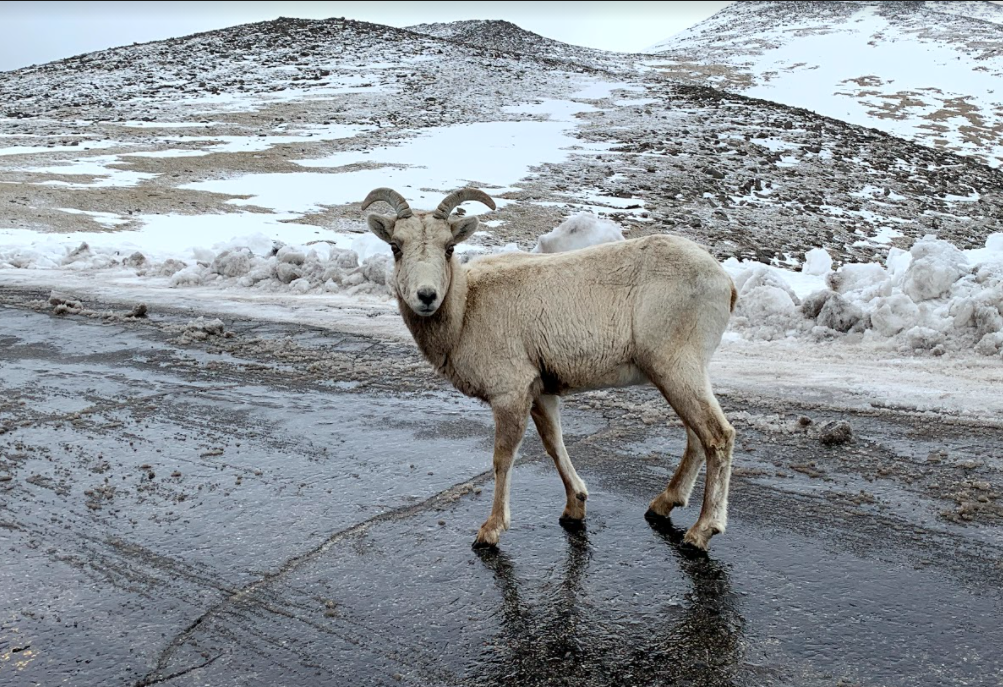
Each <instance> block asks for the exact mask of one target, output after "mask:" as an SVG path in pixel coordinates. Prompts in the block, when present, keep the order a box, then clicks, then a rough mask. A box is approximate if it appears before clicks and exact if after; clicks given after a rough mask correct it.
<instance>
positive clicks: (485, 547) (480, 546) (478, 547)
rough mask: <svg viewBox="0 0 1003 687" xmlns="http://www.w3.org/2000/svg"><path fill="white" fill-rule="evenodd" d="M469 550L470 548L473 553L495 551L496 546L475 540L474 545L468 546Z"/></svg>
mask: <svg viewBox="0 0 1003 687" xmlns="http://www.w3.org/2000/svg"><path fill="white" fill-rule="evenodd" d="M470 548H472V549H473V550H474V551H497V550H498V545H497V544H489V543H487V542H486V541H477V540H476V539H475V540H474V543H473V544H471V545H470Z"/></svg>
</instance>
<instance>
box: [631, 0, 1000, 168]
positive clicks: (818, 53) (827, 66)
mask: <svg viewBox="0 0 1003 687" xmlns="http://www.w3.org/2000/svg"><path fill="white" fill-rule="evenodd" d="M650 50H651V51H653V52H657V53H659V54H660V55H662V56H663V57H664V61H661V60H659V61H655V62H654V64H655V65H657V66H659V67H660V68H661V69H663V70H664V71H665V73H666V74H668V75H669V76H671V77H672V78H677V79H682V80H686V81H690V82H695V83H699V84H702V85H709V86H714V87H716V88H721V89H724V90H728V91H732V92H737V93H743V94H746V95H751V96H755V97H760V98H765V99H769V100H773V101H776V102H781V103H784V104H787V105H793V106H797V107H803V108H807V109H809V110H813V111H815V112H818V113H820V114H825V115H828V116H831V117H835V118H837V119H842V120H844V121H848V122H851V123H855V124H861V125H864V126H869V127H874V128H877V129H881V130H883V131H887V132H889V133H893V134H895V135H898V136H901V137H903V138H908V139H910V140H914V141H917V142H920V143H923V144H924V145H928V146H931V147H935V148H943V149H947V150H953V151H955V152H960V153H963V154H965V155H970V156H972V157H974V158H976V159H978V160H979V161H981V162H983V163H987V164H990V165H993V166H997V165H999V164H1000V161H1001V159H1003V87H1001V84H1003V78H1001V77H1003V6H1001V5H998V4H994V3H989V2H880V1H875V2H839V1H836V2H828V1H827V2H800V1H799V2H773V1H768V2H758V1H754V2H752V1H747V2H736V3H734V4H733V5H730V6H729V7H727V8H725V9H724V10H722V11H720V12H718V13H717V14H715V15H714V16H712V17H710V18H709V19H707V20H705V21H703V22H701V23H699V24H697V25H696V26H694V27H692V28H690V29H688V30H686V31H684V32H682V33H680V34H678V35H676V36H673V37H672V38H669V39H667V40H665V41H663V42H661V43H659V44H657V45H655V46H652V47H651V48H650Z"/></svg>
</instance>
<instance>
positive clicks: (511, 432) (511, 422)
mask: <svg viewBox="0 0 1003 687" xmlns="http://www.w3.org/2000/svg"><path fill="white" fill-rule="evenodd" d="M529 406H530V401H529V399H528V398H527V399H505V400H498V401H493V402H492V403H491V411H492V413H493V414H494V418H495V450H494V458H493V466H494V473H495V493H494V500H493V501H492V504H491V515H490V516H488V519H487V520H486V521H485V522H484V524H483V525H481V528H480V530H478V532H477V539H475V540H474V546H495V545H497V544H498V540H499V538H500V537H501V533H502V532H504V531H505V530H507V529H508V527H509V521H510V518H509V505H508V493H509V486H510V484H511V480H512V462H513V461H514V460H515V456H516V453H518V451H519V444H521V443H522V437H523V435H524V434H525V433H526V420H527V419H528V415H529Z"/></svg>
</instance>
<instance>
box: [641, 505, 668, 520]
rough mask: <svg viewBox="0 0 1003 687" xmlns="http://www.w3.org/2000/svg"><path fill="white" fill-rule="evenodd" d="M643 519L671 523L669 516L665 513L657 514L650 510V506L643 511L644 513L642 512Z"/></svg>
mask: <svg viewBox="0 0 1003 687" xmlns="http://www.w3.org/2000/svg"><path fill="white" fill-rule="evenodd" d="M644 519H645V520H647V521H648V522H657V523H665V522H668V523H671V522H672V518H669V517H667V516H665V515H659V514H658V513H656V512H655V511H653V510H651V509H650V508H649V509H648V510H647V511H645V513H644Z"/></svg>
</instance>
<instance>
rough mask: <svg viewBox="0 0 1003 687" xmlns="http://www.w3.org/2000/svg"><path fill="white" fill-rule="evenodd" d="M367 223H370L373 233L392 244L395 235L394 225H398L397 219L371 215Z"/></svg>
mask: <svg viewBox="0 0 1003 687" xmlns="http://www.w3.org/2000/svg"><path fill="white" fill-rule="evenodd" d="M366 221H368V222H369V230H370V231H371V232H373V233H374V234H376V235H377V236H379V237H380V238H381V239H383V240H384V241H386V242H387V243H390V239H391V238H393V235H394V225H395V224H396V223H397V218H396V217H390V216H389V215H369V217H367V218H366Z"/></svg>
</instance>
